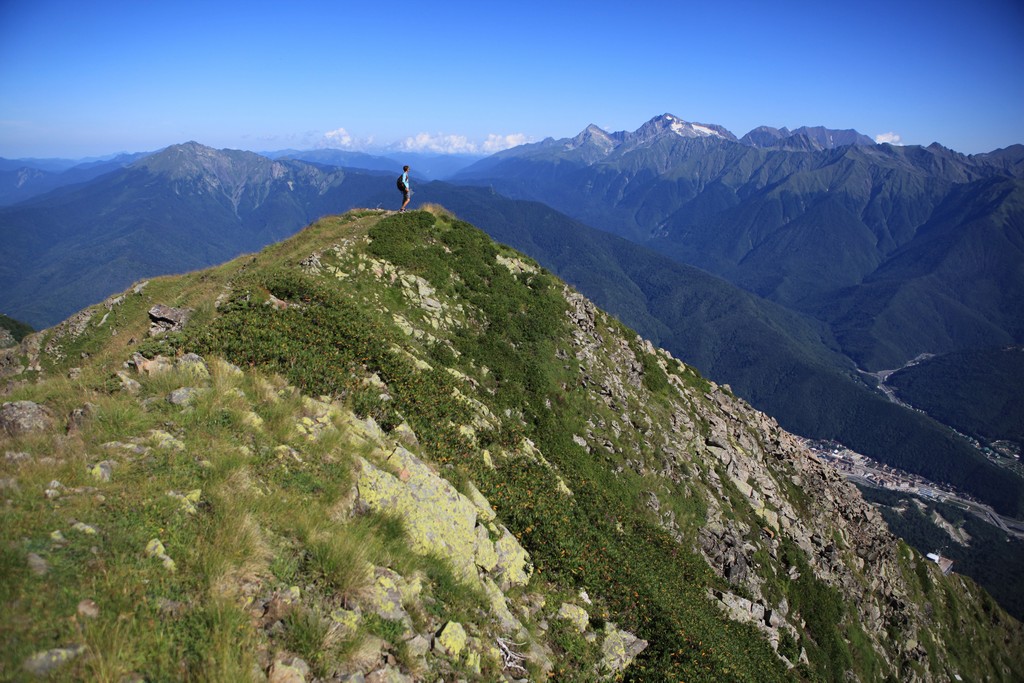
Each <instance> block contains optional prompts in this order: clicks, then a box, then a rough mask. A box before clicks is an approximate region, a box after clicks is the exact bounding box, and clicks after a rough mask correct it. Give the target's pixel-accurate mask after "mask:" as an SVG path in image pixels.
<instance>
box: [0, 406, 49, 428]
mask: <svg viewBox="0 0 1024 683" xmlns="http://www.w3.org/2000/svg"><path fill="white" fill-rule="evenodd" d="M52 426H53V411H52V410H50V409H49V408H47V407H46V406H44V405H40V404H39V403H35V402H34V401H13V402H8V403H4V404H3V405H2V406H0V432H4V433H6V434H7V435H8V436H21V435H22V434H29V433H31V432H41V431H45V430H47V429H50V428H51V427H52Z"/></svg>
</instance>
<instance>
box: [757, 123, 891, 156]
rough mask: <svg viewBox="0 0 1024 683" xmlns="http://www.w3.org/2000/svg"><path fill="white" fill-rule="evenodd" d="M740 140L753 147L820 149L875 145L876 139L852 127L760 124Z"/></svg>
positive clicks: (801, 149)
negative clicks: (773, 126) (836, 128)
mask: <svg viewBox="0 0 1024 683" xmlns="http://www.w3.org/2000/svg"><path fill="white" fill-rule="evenodd" d="M740 142H742V143H743V144H745V145H750V146H752V147H771V148H779V149H785V150H790V151H820V150H824V149H836V148H837V147H847V146H851V145H853V146H867V145H874V144H875V141H874V140H872V139H871V138H869V137H868V136H867V135H863V134H861V133H858V132H857V131H855V130H853V129H852V128H849V129H845V130H834V129H831V128H825V127H824V126H801V127H800V128H797V129H795V130H789V129H788V128H784V127H783V128H772V127H771V126H758V127H757V128H755V129H754V130H752V131H750V132H749V133H747V134H746V135H744V136H743V137H742V138H741V139H740Z"/></svg>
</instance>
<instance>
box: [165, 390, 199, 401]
mask: <svg viewBox="0 0 1024 683" xmlns="http://www.w3.org/2000/svg"><path fill="white" fill-rule="evenodd" d="M198 395H199V390H198V389H196V388H194V387H181V388H180V389H175V390H174V391H172V392H171V393H170V394H168V395H167V402H168V403H170V404H172V405H176V406H187V405H189V404H190V403H192V402H193V401H194V400H196V396H198Z"/></svg>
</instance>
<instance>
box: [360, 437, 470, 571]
mask: <svg viewBox="0 0 1024 683" xmlns="http://www.w3.org/2000/svg"><path fill="white" fill-rule="evenodd" d="M359 462H360V472H359V477H358V480H357V482H356V486H357V490H358V496H359V502H360V503H361V504H363V505H365V506H367V507H369V508H370V509H371V510H377V511H381V512H389V513H392V514H397V515H398V516H399V517H401V518H402V520H403V521H404V522H405V525H406V528H407V529H408V531H409V538H410V539H411V542H412V546H413V550H414V551H415V552H419V553H423V554H426V553H431V552H438V553H440V554H442V555H443V556H444V557H447V558H449V559H450V560H451V562H452V564H453V565H454V567H455V569H456V571H457V572H458V573H459V575H460V576H462V577H463V578H464V579H471V580H472V579H476V566H475V559H474V558H475V557H476V542H477V537H476V517H477V507H476V506H475V505H474V504H473V502H472V501H470V500H469V499H468V498H466V497H465V496H464V495H462V494H461V493H459V492H458V491H457V490H456V489H455V487H454V486H452V485H451V484H450V483H449V482H448V481H447V480H445V479H443V478H441V477H439V476H437V475H436V474H434V473H433V472H432V471H431V470H430V468H429V467H427V466H426V465H425V464H424V463H423V462H422V461H420V460H419V458H417V457H416V456H415V455H413V454H412V453H410V452H409V451H407V450H406V449H404V448H402V447H401V446H398V447H396V448H395V450H394V453H392V455H391V456H390V457H389V458H388V465H389V466H391V467H394V468H395V471H396V472H397V473H400V476H396V475H393V474H390V473H388V472H385V471H384V470H382V469H380V468H378V467H377V466H376V465H374V464H372V463H371V462H369V461H368V460H366V459H365V458H360V459H359Z"/></svg>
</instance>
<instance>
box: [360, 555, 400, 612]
mask: <svg viewBox="0 0 1024 683" xmlns="http://www.w3.org/2000/svg"><path fill="white" fill-rule="evenodd" d="M373 573H374V582H373V585H372V586H371V587H370V590H369V591H368V593H369V594H368V596H367V597H366V598H365V599H364V600H362V601H361V602H362V604H363V606H364V608H365V609H367V610H369V611H371V612H374V613H375V614H377V615H378V616H380V617H381V618H382V619H390V620H392V621H403V622H410V619H409V614H408V613H407V612H406V611H405V608H404V607H402V588H401V584H403V583H405V582H404V580H403V579H402V577H401V576H400V575H399V574H397V573H396V572H393V571H391V570H390V569H388V568H386V567H376V568H375V569H374V572H373Z"/></svg>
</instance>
